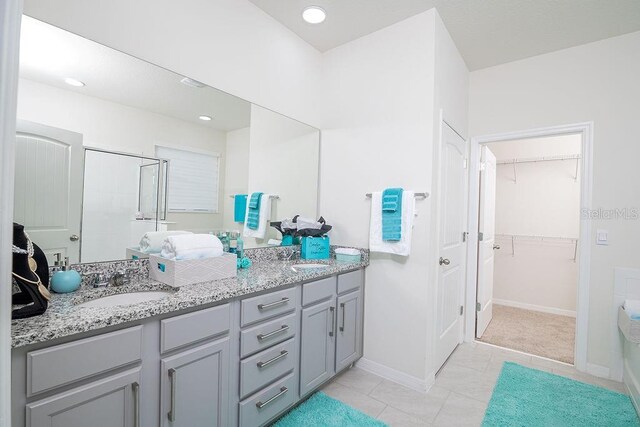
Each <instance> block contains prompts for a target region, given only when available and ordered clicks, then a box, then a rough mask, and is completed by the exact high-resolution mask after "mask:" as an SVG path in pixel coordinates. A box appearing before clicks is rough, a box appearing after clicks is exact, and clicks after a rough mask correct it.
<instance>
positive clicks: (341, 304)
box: [340, 302, 345, 332]
mask: <svg viewBox="0 0 640 427" xmlns="http://www.w3.org/2000/svg"><path fill="white" fill-rule="evenodd" d="M340 308H341V309H342V325H340V332H344V318H345V308H344V303H343V302H342V303H340Z"/></svg>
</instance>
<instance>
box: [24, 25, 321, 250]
mask: <svg viewBox="0 0 640 427" xmlns="http://www.w3.org/2000/svg"><path fill="white" fill-rule="evenodd" d="M319 150H320V132H319V130H318V129H315V128H313V127H311V126H308V125H306V124H303V123H300V122H298V121H295V120H293V119H290V118H288V117H285V116H282V115H280V114H278V113H275V112H273V111H270V110H267V109H265V108H262V107H259V106H257V105H254V104H251V103H249V102H247V101H245V100H242V99H240V98H237V97H234V96H232V95H229V94H227V93H224V92H221V91H219V90H217V89H214V88H211V87H208V86H206V85H204V84H202V83H200V82H198V81H195V80H192V79H189V78H188V77H186V76H182V75H178V74H175V73H173V72H171V71H168V70H166V69H163V68H160V67H157V66H155V65H153V64H150V63H148V62H145V61H142V60H140V59H137V58H135V57H132V56H129V55H127V54H124V53H122V52H119V51H116V50H114V49H111V48H109V47H106V46H103V45H100V44H98V43H95V42H93V41H90V40H87V39H84V38H82V37H80V36H77V35H75V34H72V33H69V32H67V31H64V30H61V29H59V28H57V27H54V26H51V25H49V24H47V23H44V22H41V21H38V20H36V19H33V18H30V17H27V16H24V17H23V22H22V34H21V45H20V82H19V87H18V129H17V146H16V184H15V210H14V221H15V222H19V223H22V224H24V225H25V228H26V230H27V231H28V233H29V234H30V236H31V238H32V239H33V240H34V241H35V242H36V243H37V244H38V245H39V246H41V247H42V248H43V250H44V251H45V252H46V253H47V255H48V256H49V257H50V260H53V258H54V256H55V254H58V253H59V254H61V256H62V257H69V258H70V260H71V262H73V263H77V262H96V261H106V260H115V259H125V258H127V248H131V247H135V246H136V245H137V244H138V242H139V241H140V238H141V237H142V235H144V233H146V232H148V231H165V230H166V231H172V230H185V231H191V232H197V233H218V232H221V231H236V230H237V231H240V232H241V231H242V229H243V224H242V223H241V222H239V221H237V220H238V218H237V217H234V208H235V206H234V204H235V195H240V194H251V193H253V192H263V193H265V194H269V195H272V200H273V201H272V203H271V212H270V217H271V219H272V220H279V219H283V218H292V217H293V216H294V215H298V214H300V215H303V216H306V217H317V215H318V203H317V201H318V163H319ZM271 238H276V239H277V238H279V234H278V233H277V231H276V230H275V229H272V228H268V229H267V231H266V234H265V235H264V238H245V247H258V246H264V245H266V244H267V243H268V241H269V239H271Z"/></svg>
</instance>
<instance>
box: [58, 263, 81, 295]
mask: <svg viewBox="0 0 640 427" xmlns="http://www.w3.org/2000/svg"><path fill="white" fill-rule="evenodd" d="M59 258H60V257H59V256H58V261H56V265H57V266H58V267H59V270H58V271H56V272H55V274H54V275H53V277H52V278H51V289H52V290H53V291H54V292H57V293H59V294H66V293H68V292H73V291H76V290H77V289H78V288H79V287H80V282H81V281H82V277H80V274H79V273H78V272H77V271H75V270H71V269H70V268H69V258H68V257H67V258H65V259H64V264H63V263H61V262H60V259H59Z"/></svg>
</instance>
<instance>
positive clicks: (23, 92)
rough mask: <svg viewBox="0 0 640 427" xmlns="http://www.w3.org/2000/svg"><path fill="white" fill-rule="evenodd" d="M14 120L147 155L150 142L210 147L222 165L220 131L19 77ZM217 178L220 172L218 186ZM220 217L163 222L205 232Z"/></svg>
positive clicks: (151, 152)
mask: <svg viewBox="0 0 640 427" xmlns="http://www.w3.org/2000/svg"><path fill="white" fill-rule="evenodd" d="M18 118H19V119H22V120H29V121H33V122H37V123H41V124H44V125H48V126H53V127H57V128H62V129H66V130H70V131H73V132H77V133H80V134H82V135H83V144H84V145H85V146H88V147H96V148H103V149H106V150H112V151H121V152H126V153H133V154H141V155H146V156H151V157H155V146H156V145H167V146H175V147H184V148H187V149H188V148H194V149H199V150H206V151H214V152H218V153H220V154H221V156H222V157H221V159H222V161H221V162H220V167H221V168H222V170H224V167H225V162H224V159H225V144H226V133H225V132H221V131H217V130H215V129H210V128H207V127H205V126H198V125H194V124H192V123H189V122H185V121H182V120H178V119H174V118H172V117H167V116H163V115H160V114H156V113H152V112H149V111H144V110H139V109H137V108H133V107H129V106H126V105H122V104H117V103H114V102H110V101H105V100H102V99H98V98H94V97H90V96H85V95H82V94H78V93H76V92H72V91H68V90H64V89H59V88H55V87H52V86H48V85H44V84H41V83H37V82H34V81H31V80H27V79H20V84H19V87H18ZM114 123H117V126H114ZM223 179H224V178H223V174H221V182H220V188H221V189H222V188H224V181H223ZM221 206H223V205H222V204H221ZM133 213H134V214H135V211H134V212H133ZM222 216H223V212H222V210H221V211H220V212H219V213H217V214H199V213H198V214H189V213H174V214H168V215H167V220H169V221H175V222H176V224H175V227H177V228H182V229H189V230H194V231H196V230H201V229H206V230H210V229H217V228H220V227H221V225H222Z"/></svg>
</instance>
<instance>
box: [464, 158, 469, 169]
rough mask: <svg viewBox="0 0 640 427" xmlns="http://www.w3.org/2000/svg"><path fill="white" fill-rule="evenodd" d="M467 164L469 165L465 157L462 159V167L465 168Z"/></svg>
mask: <svg viewBox="0 0 640 427" xmlns="http://www.w3.org/2000/svg"><path fill="white" fill-rule="evenodd" d="M468 166H469V161H468V160H467V159H464V163H463V164H462V167H463V168H464V169H466V168H467V167H468Z"/></svg>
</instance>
